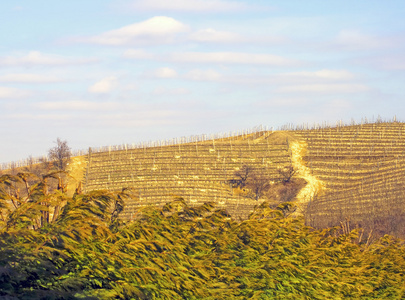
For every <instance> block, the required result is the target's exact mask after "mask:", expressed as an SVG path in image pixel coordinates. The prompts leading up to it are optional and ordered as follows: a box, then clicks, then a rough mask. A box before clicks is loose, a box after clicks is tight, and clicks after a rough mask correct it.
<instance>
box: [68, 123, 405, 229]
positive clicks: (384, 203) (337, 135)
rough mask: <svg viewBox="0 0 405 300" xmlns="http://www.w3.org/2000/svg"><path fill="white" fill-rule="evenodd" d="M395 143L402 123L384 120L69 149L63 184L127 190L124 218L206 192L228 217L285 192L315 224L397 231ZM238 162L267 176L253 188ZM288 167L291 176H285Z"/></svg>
mask: <svg viewBox="0 0 405 300" xmlns="http://www.w3.org/2000/svg"><path fill="white" fill-rule="evenodd" d="M404 146H405V124H404V123H401V122H395V121H394V122H377V123H371V124H370V123H368V124H358V125H350V126H335V127H328V126H323V127H319V128H313V129H298V130H297V129H295V130H280V131H257V132H250V133H244V134H240V135H233V136H228V137H223V138H217V139H211V140H207V139H200V138H198V137H195V138H193V139H189V140H179V141H178V143H174V144H173V143H172V144H167V143H155V144H154V145H152V146H147V145H143V146H140V147H139V146H138V147H132V148H131V147H128V146H126V145H125V146H121V147H120V148H119V149H118V150H117V149H111V148H104V149H101V150H98V151H97V150H96V149H90V151H89V153H88V155H85V156H76V157H74V158H73V159H72V161H71V163H70V165H69V171H70V173H71V175H72V178H73V180H70V185H71V186H72V187H73V186H76V185H77V184H78V182H81V183H82V186H83V189H84V191H85V192H90V191H94V190H99V189H106V190H110V191H117V190H121V189H123V188H125V189H129V190H131V191H132V197H131V199H130V200H128V201H127V203H126V208H125V211H124V212H123V214H122V217H123V218H124V219H127V220H131V219H133V218H134V217H135V216H136V214H137V211H138V210H139V208H141V207H143V206H147V205H150V204H152V205H157V206H163V205H164V204H165V203H167V202H170V201H173V199H177V198H183V199H184V200H185V201H186V203H187V204H188V205H190V206H199V205H202V204H203V203H205V202H213V203H215V204H216V205H217V207H218V208H223V209H226V210H227V211H228V212H229V213H230V214H231V215H232V216H233V217H234V218H235V219H246V218H247V217H248V215H249V214H250V213H251V212H252V211H253V209H254V207H255V206H257V205H259V204H261V203H263V201H268V202H269V203H272V205H274V206H277V205H278V204H279V203H281V202H286V201H292V202H295V203H296V204H297V206H298V209H297V211H295V212H294V215H302V214H303V215H304V216H305V219H306V224H307V225H310V226H313V227H316V228H325V227H330V226H336V225H344V224H345V225H344V226H347V227H350V226H351V227H352V228H353V227H354V226H360V227H362V228H365V229H366V230H367V231H368V232H370V231H373V232H374V233H373V234H376V235H378V236H379V235H382V234H385V233H390V234H394V235H396V236H401V237H405V226H404V225H405V218H404V217H405V212H404V208H405V204H404V202H403V201H402V199H404V190H405V189H404V188H405V185H404V179H405V178H404V174H405V172H404V171H405V161H404V149H405V147H404ZM246 168H247V169H249V170H253V171H254V173H256V174H253V175H255V176H252V173H251V174H250V175H249V176H252V177H251V178H252V180H251V181H255V180H256V181H257V182H259V181H262V182H264V184H267V185H266V187H265V188H264V186H262V187H263V189H262V191H260V193H259V192H257V191H256V192H255V190H254V189H255V187H252V186H248V185H247V186H245V185H244V184H241V182H240V180H239V182H238V180H237V179H238V176H237V175H238V173H239V175H240V173H241V172H242V171H244V170H246ZM289 168H291V170H293V176H292V179H291V180H285V178H284V175H285V174H283V170H290V169H289ZM239 179H240V178H239ZM253 179H254V180H253ZM235 183H237V184H235ZM347 229H350V228H347Z"/></svg>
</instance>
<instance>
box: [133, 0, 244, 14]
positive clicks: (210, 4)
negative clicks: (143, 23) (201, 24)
mask: <svg viewBox="0 0 405 300" xmlns="http://www.w3.org/2000/svg"><path fill="white" fill-rule="evenodd" d="M132 7H133V8H134V9H136V10H148V11H149V10H150V11H185V12H233V11H244V10H246V9H248V8H249V6H248V5H246V4H244V3H241V2H235V1H223V0H170V1H168V0H137V1H134V3H133V4H132Z"/></svg>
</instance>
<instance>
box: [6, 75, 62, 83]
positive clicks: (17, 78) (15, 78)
mask: <svg viewBox="0 0 405 300" xmlns="http://www.w3.org/2000/svg"><path fill="white" fill-rule="evenodd" d="M60 81H61V80H60V79H58V78H56V77H54V76H46V75H39V74H26V73H23V74H7V75H3V76H0V82H11V83H53V82H60Z"/></svg>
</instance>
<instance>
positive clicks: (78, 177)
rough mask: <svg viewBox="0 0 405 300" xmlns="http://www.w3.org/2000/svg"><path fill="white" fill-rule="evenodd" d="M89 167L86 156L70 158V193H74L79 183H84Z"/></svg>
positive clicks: (68, 169)
mask: <svg viewBox="0 0 405 300" xmlns="http://www.w3.org/2000/svg"><path fill="white" fill-rule="evenodd" d="M86 168H87V157H86V156H75V157H72V158H71V159H70V163H69V165H68V166H67V171H68V172H69V179H68V193H72V194H73V193H74V191H75V190H76V188H77V187H78V185H79V182H82V183H84V182H83V181H84V180H85V176H86Z"/></svg>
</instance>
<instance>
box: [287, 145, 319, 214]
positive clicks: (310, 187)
mask: <svg viewBox="0 0 405 300" xmlns="http://www.w3.org/2000/svg"><path fill="white" fill-rule="evenodd" d="M306 149H307V143H306V142H304V141H293V142H291V143H290V150H291V162H292V165H293V167H294V169H295V170H297V173H296V174H297V175H296V176H297V177H299V178H302V179H304V180H305V181H306V182H307V184H306V185H305V187H304V188H302V189H301V190H300V191H299V193H298V195H297V197H296V202H295V203H296V204H297V206H298V209H297V211H296V213H295V214H296V215H303V214H304V211H305V207H306V206H307V204H308V202H309V201H311V200H312V199H313V198H314V196H315V195H317V194H319V193H320V192H321V191H323V190H324V189H325V184H324V183H323V182H322V181H321V180H319V179H318V178H316V177H315V176H313V175H312V174H311V170H310V169H309V168H308V167H307V166H305V162H304V161H303V159H302V157H303V156H304V154H305V151H306Z"/></svg>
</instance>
